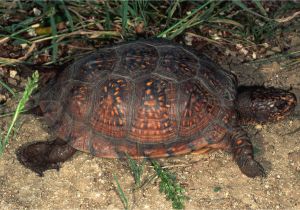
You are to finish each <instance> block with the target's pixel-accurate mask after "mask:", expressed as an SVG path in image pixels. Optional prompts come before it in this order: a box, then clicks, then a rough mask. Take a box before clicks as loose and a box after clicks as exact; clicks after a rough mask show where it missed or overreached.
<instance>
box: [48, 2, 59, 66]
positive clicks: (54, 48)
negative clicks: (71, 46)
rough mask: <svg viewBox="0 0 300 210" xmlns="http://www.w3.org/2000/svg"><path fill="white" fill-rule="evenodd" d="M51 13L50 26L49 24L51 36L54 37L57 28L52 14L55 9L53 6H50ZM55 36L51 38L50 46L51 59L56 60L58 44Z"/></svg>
mask: <svg viewBox="0 0 300 210" xmlns="http://www.w3.org/2000/svg"><path fill="white" fill-rule="evenodd" d="M50 10H51V12H50V13H51V15H50V17H49V18H50V26H51V33H52V36H53V37H56V35H57V29H56V22H55V18H54V15H55V13H56V11H55V7H51V8H50ZM56 40H57V38H53V39H52V41H51V44H52V45H53V48H52V61H53V62H56V60H57V57H58V44H57V43H56Z"/></svg>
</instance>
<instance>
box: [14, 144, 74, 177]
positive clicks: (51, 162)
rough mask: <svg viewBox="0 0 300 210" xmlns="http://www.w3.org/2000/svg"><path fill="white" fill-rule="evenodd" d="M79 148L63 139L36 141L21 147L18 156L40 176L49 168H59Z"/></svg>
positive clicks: (22, 162)
mask: <svg viewBox="0 0 300 210" xmlns="http://www.w3.org/2000/svg"><path fill="white" fill-rule="evenodd" d="M76 151H77V150H76V149H74V148H73V147H71V146H69V145H68V144H67V142H65V141H63V140H61V139H55V140H53V141H47V142H35V143H32V144H30V145H25V146H22V147H21V148H19V149H18V150H17V152H16V154H17V158H18V160H19V161H20V163H21V164H22V165H24V166H25V167H27V168H29V169H30V170H32V171H33V172H35V173H37V174H38V175H39V176H44V171H46V170H49V169H56V170H59V167H60V164H61V163H62V162H65V161H66V160H68V159H69V158H70V157H72V156H73V154H74V153H75V152H76Z"/></svg>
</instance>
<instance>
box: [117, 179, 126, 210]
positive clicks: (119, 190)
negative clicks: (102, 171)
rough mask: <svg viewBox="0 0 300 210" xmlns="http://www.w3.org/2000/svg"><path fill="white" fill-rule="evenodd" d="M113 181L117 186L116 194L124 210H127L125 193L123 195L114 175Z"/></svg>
mask: <svg viewBox="0 0 300 210" xmlns="http://www.w3.org/2000/svg"><path fill="white" fill-rule="evenodd" d="M114 179H115V182H116V184H117V192H118V194H119V197H120V199H121V201H122V203H123V205H124V209H125V210H127V209H129V206H128V199H127V197H126V195H125V193H124V191H123V189H122V187H121V185H120V183H119V181H118V178H117V176H116V175H114Z"/></svg>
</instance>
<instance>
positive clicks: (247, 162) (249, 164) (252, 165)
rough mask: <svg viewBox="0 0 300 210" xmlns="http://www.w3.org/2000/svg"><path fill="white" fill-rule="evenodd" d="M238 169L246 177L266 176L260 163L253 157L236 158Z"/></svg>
mask: <svg viewBox="0 0 300 210" xmlns="http://www.w3.org/2000/svg"><path fill="white" fill-rule="evenodd" d="M237 163H238V165H239V167H240V170H241V171H242V173H243V174H245V175H246V176H248V177H251V178H254V177H259V176H260V177H266V176H267V174H266V172H265V169H264V168H263V167H262V165H261V164H260V163H259V162H257V161H256V160H254V159H253V158H240V159H239V160H237Z"/></svg>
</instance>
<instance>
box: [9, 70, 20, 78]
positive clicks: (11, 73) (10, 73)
mask: <svg viewBox="0 0 300 210" xmlns="http://www.w3.org/2000/svg"><path fill="white" fill-rule="evenodd" d="M17 74H18V72H17V71H16V70H10V71H9V76H10V77H11V78H15V77H16V75H17Z"/></svg>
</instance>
